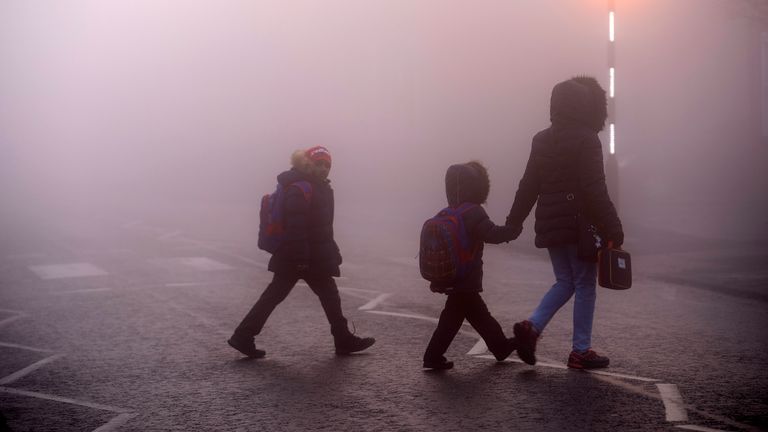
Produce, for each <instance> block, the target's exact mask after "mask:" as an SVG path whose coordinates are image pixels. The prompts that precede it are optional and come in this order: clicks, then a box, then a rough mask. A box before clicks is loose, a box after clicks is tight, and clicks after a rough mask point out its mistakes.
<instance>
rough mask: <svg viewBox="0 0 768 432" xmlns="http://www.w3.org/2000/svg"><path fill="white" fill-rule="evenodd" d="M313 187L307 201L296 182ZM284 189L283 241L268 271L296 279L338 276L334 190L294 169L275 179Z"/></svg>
mask: <svg viewBox="0 0 768 432" xmlns="http://www.w3.org/2000/svg"><path fill="white" fill-rule="evenodd" d="M302 180H303V181H308V182H310V183H311V184H312V194H311V197H310V199H309V200H307V199H306V198H305V197H304V192H302V190H301V189H299V188H298V187H296V186H293V187H290V185H291V184H292V183H295V182H297V181H302ZM277 181H278V182H279V183H280V184H281V185H283V187H286V188H287V189H286V191H287V192H286V197H285V210H284V214H283V215H284V216H283V217H284V222H283V223H284V227H285V240H284V242H283V244H282V245H281V246H280V248H279V249H278V250H277V252H275V254H274V255H272V259H270V260H269V271H272V272H275V273H280V274H286V275H294V276H298V277H311V276H339V266H340V265H341V253H339V247H338V246H337V245H336V241H335V240H334V239H333V205H334V203H333V189H331V186H330V182H329V181H328V180H324V181H322V182H320V181H318V180H316V179H313V178H312V177H310V176H308V175H306V174H303V173H302V172H300V171H298V170H296V169H295V168H294V169H291V170H288V171H285V172H283V173H282V174H280V175H278V176H277Z"/></svg>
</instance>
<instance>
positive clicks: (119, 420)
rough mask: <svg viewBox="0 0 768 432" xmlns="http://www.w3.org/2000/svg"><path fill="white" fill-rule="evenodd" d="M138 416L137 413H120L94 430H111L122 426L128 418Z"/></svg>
mask: <svg viewBox="0 0 768 432" xmlns="http://www.w3.org/2000/svg"><path fill="white" fill-rule="evenodd" d="M134 417H136V414H134V413H123V414H120V415H118V416H117V417H115V418H113V419H112V420H110V421H108V422H107V423H105V424H103V425H102V426H101V427H98V428H96V429H94V430H93V432H109V431H113V430H115V429H117V428H119V427H120V426H122V425H124V424H125V423H126V422H128V420H130V419H132V418H134Z"/></svg>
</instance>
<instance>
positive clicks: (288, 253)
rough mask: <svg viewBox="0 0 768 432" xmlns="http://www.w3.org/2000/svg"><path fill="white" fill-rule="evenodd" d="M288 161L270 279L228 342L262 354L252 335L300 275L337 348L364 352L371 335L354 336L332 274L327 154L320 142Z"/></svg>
mask: <svg viewBox="0 0 768 432" xmlns="http://www.w3.org/2000/svg"><path fill="white" fill-rule="evenodd" d="M291 165H292V168H291V169H290V170H288V171H285V172H283V173H282V174H280V175H279V176H277V181H278V183H279V185H280V186H281V187H282V188H283V190H284V191H285V192H284V193H285V199H284V201H283V202H282V208H281V209H280V211H281V212H282V214H283V216H282V217H283V225H282V230H284V237H283V238H284V240H283V241H282V243H281V244H280V246H279V247H278V248H277V250H276V251H275V252H274V253H273V255H272V258H271V259H270V260H269V271H271V272H273V273H274V274H275V275H274V278H273V279H272V283H270V284H269V285H268V286H267V289H266V290H264V292H263V293H262V294H261V297H260V298H259V300H258V301H257V302H256V304H255V305H253V307H252V308H251V310H250V311H249V312H248V314H247V315H246V316H245V318H243V320H242V322H241V323H240V325H238V326H237V328H236V329H235V332H234V334H233V335H232V337H231V338H229V340H228V341H227V342H228V343H229V345H230V346H232V347H233V348H235V349H236V350H238V351H240V352H241V353H243V354H245V355H246V356H248V357H251V358H260V357H264V355H265V352H264V350H260V349H257V348H256V346H255V344H254V342H253V337H254V336H255V335H257V334H259V333H260V332H261V329H262V328H263V327H264V324H265V323H266V321H267V318H269V315H270V314H271V313H272V311H273V310H274V309H275V307H277V305H278V304H280V302H282V301H283V300H285V298H286V297H287V296H288V294H289V293H290V292H291V290H292V289H293V287H294V286H295V285H296V283H297V282H298V281H299V279H304V281H306V282H307V285H309V287H310V289H312V291H313V292H314V293H315V294H316V295H317V296H318V298H319V299H320V304H321V305H322V307H323V311H324V312H325V315H326V317H327V318H328V322H329V324H330V325H331V334H333V341H334V345H335V348H336V353H337V354H349V353H352V352H356V351H362V350H364V349H366V348H368V347H370V346H371V345H373V344H374V342H375V340H374V339H373V338H370V337H367V338H360V337H357V336H355V335H353V334H352V333H351V332H350V331H349V329H348V328H347V319H346V318H344V315H343V313H342V311H341V299H340V298H339V290H338V288H337V287H336V282H335V281H334V279H333V278H334V276H336V277H338V276H339V274H340V273H339V266H340V265H341V254H340V252H339V247H338V246H337V245H336V241H335V240H334V238H333V210H334V201H333V189H331V186H330V180H328V173H329V172H330V170H331V154H330V153H329V152H328V149H326V148H325V147H320V146H317V147H312V148H309V149H307V150H297V151H296V152H294V153H293V156H292V157H291ZM260 246H261V244H260Z"/></svg>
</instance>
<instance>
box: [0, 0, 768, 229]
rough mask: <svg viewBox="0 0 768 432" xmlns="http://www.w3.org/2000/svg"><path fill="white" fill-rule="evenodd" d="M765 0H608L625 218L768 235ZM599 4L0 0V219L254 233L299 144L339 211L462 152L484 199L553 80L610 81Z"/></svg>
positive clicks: (524, 153) (394, 190)
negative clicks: (321, 163)
mask: <svg viewBox="0 0 768 432" xmlns="http://www.w3.org/2000/svg"><path fill="white" fill-rule="evenodd" d="M760 4H761V2H749V1H742V0H675V1H667V0H646V1H639V0H638V1H630V0H617V7H616V9H617V21H616V64H617V78H616V79H617V81H616V98H617V99H616V107H617V108H616V112H617V138H616V146H617V157H618V161H619V166H620V170H619V172H620V183H619V184H620V194H619V197H617V198H618V201H619V202H620V205H621V206H620V215H621V216H622V218H623V219H624V221H625V225H627V227H628V236H630V237H631V236H632V235H633V234H632V228H633V227H637V228H638V230H639V229H641V228H645V227H654V228H659V229H662V230H665V231H667V230H668V231H673V232H680V233H685V234H690V235H693V236H697V237H704V238H711V239H741V240H746V239H767V238H768V194H767V193H766V190H767V188H766V186H768V174H767V172H768V169H766V168H768V140H766V138H765V137H764V136H763V135H764V133H763V125H762V123H761V120H762V118H763V117H764V116H765V112H766V111H765V110H766V109H768V108H766V107H764V105H765V104H766V100H767V99H768V97H766V90H765V88H766V87H765V86H766V78H765V76H766V72H765V69H764V68H765V67H766V66H764V61H765V59H764V58H763V56H764V54H763V51H764V50H765V51H766V52H768V49H766V48H764V45H763V44H766V45H765V46H768V42H763V38H765V36H764V32H766V31H768V12H766V10H765V7H763V6H760ZM607 15H608V13H607V5H606V1H604V0H578V1H577V0H547V1H506V0H498V1H483V2H470V1H455V0H440V1H438V0H432V1H414V0H387V1H383V0H378V1H360V0H326V1H314V0H289V1H286V0H279V1H278V0H274V1H272V0H263V1H252V0H229V1H213V0H131V1H117V0H114V1H105V0H0V216H2V221H3V223H4V225H3V226H4V227H5V228H0V229H11V227H14V226H18V224H19V223H22V222H23V223H24V224H26V225H27V226H31V227H34V226H35V224H37V223H48V222H49V221H50V220H52V219H56V220H70V221H86V220H89V218H103V217H113V218H115V219H116V220H134V219H140V220H146V219H152V220H158V221H161V223H164V224H168V225H174V224H178V225H179V226H186V225H185V224H191V225H194V226H197V227H205V228H206V229H208V230H210V231H211V232H212V233H213V232H216V231H218V230H220V231H222V232H224V231H226V230H227V229H229V230H232V228H233V227H240V229H242V230H245V229H247V230H249V232H247V233H245V232H244V233H243V238H250V239H252V238H253V237H252V234H253V230H255V229H256V225H257V223H258V216H257V213H258V201H259V199H260V197H261V195H263V194H264V193H267V192H270V191H272V190H273V188H274V185H275V176H276V175H277V174H278V173H279V172H280V171H281V170H283V169H286V168H288V159H289V156H290V153H291V152H292V150H294V149H295V148H302V147H309V146H313V145H324V146H327V147H328V148H329V149H330V151H331V153H332V155H333V159H334V165H333V169H332V172H331V178H332V180H333V186H334V188H335V190H336V199H337V224H336V230H337V232H339V233H340V234H341V235H347V236H350V237H353V236H355V235H358V234H360V235H363V234H362V233H363V232H365V233H367V234H368V235H371V233H370V231H371V227H374V228H373V229H374V230H380V231H384V232H383V233H381V232H380V233H378V234H379V235H380V234H384V235H385V236H386V235H387V233H386V231H389V230H393V229H394V230H396V232H397V234H398V235H403V236H406V237H407V236H412V237H413V236H414V235H416V234H417V233H418V229H419V227H420V225H421V223H422V221H423V220H424V219H425V218H426V217H428V216H430V215H431V213H434V212H435V211H437V210H438V209H439V208H440V207H442V206H443V205H444V202H445V198H444V191H443V176H444V172H445V169H446V167H447V166H448V165H450V164H452V163H457V162H464V161H467V160H470V159H479V160H481V161H483V162H484V163H485V164H486V165H487V166H488V168H489V170H490V173H491V179H492V188H491V195H490V199H489V203H488V208H489V212H490V214H491V216H492V218H493V219H495V220H496V221H497V222H498V223H503V220H504V217H505V216H506V212H507V211H508V209H509V206H510V205H511V203H512V199H513V197H514V192H515V190H516V188H517V182H518V181H519V179H520V177H521V175H522V173H523V169H524V167H525V162H526V160H527V157H528V152H529V149H530V140H531V137H532V136H533V134H534V133H535V132H536V131H538V130H540V129H542V128H544V127H547V126H548V124H549V93H550V91H551V88H552V86H553V85H554V84H555V83H557V82H558V81H561V80H564V79H567V78H569V77H571V76H573V75H576V74H588V75H593V76H595V77H596V78H597V79H598V80H599V81H600V82H601V83H603V85H604V87H605V88H606V89H607V88H608V73H607V35H608V25H607V21H608V19H607ZM601 138H602V140H603V142H604V144H606V145H607V141H608V137H607V135H606V134H601ZM605 153H606V156H607V147H606V152H605ZM532 222H533V218H532V217H531V218H529V220H528V221H527V223H526V234H525V235H527V236H530V232H531V231H532V227H533V223H532ZM246 227H247V228H246ZM399 227H402V228H403V229H402V230H400V229H397V228H399ZM229 235H232V233H231V232H230V234H229ZM235 235H237V233H236V232H235ZM414 238H415V237H414ZM526 238H527V237H526ZM639 240H640V239H639V238H636V239H635V241H639Z"/></svg>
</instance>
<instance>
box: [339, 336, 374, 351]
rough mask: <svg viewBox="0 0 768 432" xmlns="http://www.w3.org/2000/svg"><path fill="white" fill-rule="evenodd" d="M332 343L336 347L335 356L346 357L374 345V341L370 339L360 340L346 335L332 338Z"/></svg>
mask: <svg viewBox="0 0 768 432" xmlns="http://www.w3.org/2000/svg"><path fill="white" fill-rule="evenodd" d="M333 343H334V345H335V346H336V354H339V355H347V354H352V353H353V352H358V351H362V350H364V349H367V348H370V346H371V345H373V344H375V343H376V339H374V338H372V337H367V338H361V337H357V336H355V335H353V334H348V335H345V336H342V337H339V338H334V340H333Z"/></svg>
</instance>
